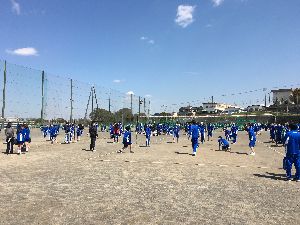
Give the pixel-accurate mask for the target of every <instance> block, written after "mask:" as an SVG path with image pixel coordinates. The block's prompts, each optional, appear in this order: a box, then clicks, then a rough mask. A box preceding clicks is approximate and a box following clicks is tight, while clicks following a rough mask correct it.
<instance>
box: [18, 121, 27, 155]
mask: <svg viewBox="0 0 300 225" xmlns="http://www.w3.org/2000/svg"><path fill="white" fill-rule="evenodd" d="M24 134H25V132H24V126H23V125H21V126H17V144H18V151H17V153H18V154H19V155H20V154H21V153H22V151H21V150H22V146H23V145H24V142H25V138H24Z"/></svg>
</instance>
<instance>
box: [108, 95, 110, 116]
mask: <svg viewBox="0 0 300 225" xmlns="http://www.w3.org/2000/svg"><path fill="white" fill-rule="evenodd" d="M108 111H109V112H111V111H110V96H109V98H108Z"/></svg>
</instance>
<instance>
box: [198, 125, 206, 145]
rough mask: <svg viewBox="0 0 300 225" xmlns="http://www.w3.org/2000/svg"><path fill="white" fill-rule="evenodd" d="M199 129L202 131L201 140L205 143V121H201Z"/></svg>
mask: <svg viewBox="0 0 300 225" xmlns="http://www.w3.org/2000/svg"><path fill="white" fill-rule="evenodd" d="M199 131H200V141H201V143H202V144H204V142H205V125H204V124H203V122H201V123H200V126H199Z"/></svg>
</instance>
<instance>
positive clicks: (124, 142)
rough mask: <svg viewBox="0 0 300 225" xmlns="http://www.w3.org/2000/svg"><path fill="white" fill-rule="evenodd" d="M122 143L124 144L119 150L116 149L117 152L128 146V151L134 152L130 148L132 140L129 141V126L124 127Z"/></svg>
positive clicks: (121, 151)
mask: <svg viewBox="0 0 300 225" xmlns="http://www.w3.org/2000/svg"><path fill="white" fill-rule="evenodd" d="M123 145H124V146H123V148H122V149H120V150H119V151H117V153H123V152H124V150H125V149H127V148H128V147H129V152H130V153H134V152H133V151H132V150H131V145H132V142H131V132H130V126H127V127H125V133H124V136H123Z"/></svg>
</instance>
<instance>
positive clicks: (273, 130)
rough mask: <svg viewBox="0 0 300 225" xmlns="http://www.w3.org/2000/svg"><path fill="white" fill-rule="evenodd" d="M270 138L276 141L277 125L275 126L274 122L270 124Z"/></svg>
mask: <svg viewBox="0 0 300 225" xmlns="http://www.w3.org/2000/svg"><path fill="white" fill-rule="evenodd" d="M270 139H271V141H272V142H274V141H275V126H274V124H271V126H270Z"/></svg>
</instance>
